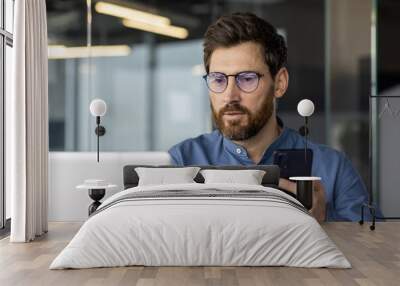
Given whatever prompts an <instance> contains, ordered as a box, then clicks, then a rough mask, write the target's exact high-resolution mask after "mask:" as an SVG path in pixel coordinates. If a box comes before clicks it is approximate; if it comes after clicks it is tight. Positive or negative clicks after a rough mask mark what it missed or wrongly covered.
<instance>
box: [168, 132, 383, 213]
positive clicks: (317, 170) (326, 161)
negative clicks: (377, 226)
mask: <svg viewBox="0 0 400 286" xmlns="http://www.w3.org/2000/svg"><path fill="white" fill-rule="evenodd" d="M304 145H305V138H304V137H303V136H301V135H300V134H299V133H298V132H296V131H294V130H292V129H290V128H287V127H283V130H282V132H281V134H280V135H279V137H278V138H277V139H276V140H275V141H274V142H273V143H272V144H271V145H270V146H269V147H268V148H267V150H266V151H265V153H264V155H263V157H262V159H261V161H260V162H259V163H258V164H260V165H268V164H272V161H273V152H274V151H275V150H277V149H301V148H304ZM307 147H308V148H310V149H312V151H313V164H312V171H311V172H312V174H311V175H312V176H318V177H321V178H322V184H323V185H324V188H325V197H326V203H327V205H326V206H327V213H326V219H327V220H340V221H341V220H350V221H358V220H359V219H360V210H361V205H362V204H363V203H364V202H367V200H368V193H367V191H366V187H365V185H364V183H363V181H362V179H361V177H360V175H359V174H358V173H357V171H356V170H355V169H354V167H353V166H352V164H351V162H350V160H349V159H348V158H347V157H346V156H345V155H344V154H343V153H341V152H339V151H336V150H334V149H332V148H330V147H328V146H325V145H321V144H315V143H313V142H310V141H308V142H307ZM168 152H169V154H170V155H171V157H172V161H173V163H174V164H176V165H180V166H185V165H254V162H253V161H252V160H251V159H250V158H249V156H248V154H247V151H246V149H245V148H244V147H242V146H240V145H237V144H235V143H234V142H232V141H231V140H229V139H227V138H226V137H224V136H223V135H222V134H221V132H220V131H219V130H215V131H213V132H211V133H208V134H203V135H200V136H198V137H196V138H191V139H187V140H185V141H183V142H181V143H179V144H177V145H175V146H173V147H172V148H171V149H170V150H169V151H168ZM379 213H380V212H379V211H378V214H379ZM368 218H369V216H368V215H367V219H368Z"/></svg>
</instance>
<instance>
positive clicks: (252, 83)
mask: <svg viewBox="0 0 400 286" xmlns="http://www.w3.org/2000/svg"><path fill="white" fill-rule="evenodd" d="M230 76H233V77H235V82H236V85H237V87H239V88H240V90H242V91H244V92H247V93H249V92H253V91H255V90H256V89H257V87H258V82H259V81H260V77H262V76H264V75H263V74H260V73H257V72H252V71H244V72H240V73H238V74H224V73H222V72H211V73H209V74H206V75H205V76H203V78H204V80H205V81H206V83H207V87H208V89H209V90H210V91H212V92H215V93H222V92H224V91H225V89H226V87H227V86H228V77H230Z"/></svg>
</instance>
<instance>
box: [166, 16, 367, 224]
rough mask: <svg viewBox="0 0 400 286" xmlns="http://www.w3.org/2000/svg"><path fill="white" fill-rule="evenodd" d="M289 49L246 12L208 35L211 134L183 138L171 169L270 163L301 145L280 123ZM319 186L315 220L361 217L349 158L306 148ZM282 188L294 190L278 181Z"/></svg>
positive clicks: (358, 184) (358, 182)
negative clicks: (279, 101)
mask: <svg viewBox="0 0 400 286" xmlns="http://www.w3.org/2000/svg"><path fill="white" fill-rule="evenodd" d="M286 58H287V48H286V44H285V41H284V39H283V37H282V36H280V35H279V34H278V33H277V31H276V28H275V27H273V26H272V25H271V24H270V23H268V22H266V21H265V20H263V19H261V18H259V17H257V16H255V15H253V14H250V13H235V14H232V15H229V16H223V17H221V18H219V19H218V20H217V21H216V22H215V23H214V24H212V25H211V26H210V27H209V28H208V30H207V32H206V33H205V39H204V65H205V69H206V72H207V74H206V75H205V76H204V79H205V81H206V84H207V86H208V89H209V96H210V103H211V109H212V115H213V119H214V122H215V125H216V130H215V131H213V132H212V133H208V134H202V135H200V136H198V137H196V138H191V139H187V140H185V141H183V142H181V143H179V144H177V145H175V146H173V147H172V148H171V149H170V150H169V151H168V152H169V153H170V155H171V157H172V161H173V163H174V164H176V165H180V166H186V165H254V164H260V165H268V164H271V163H272V161H273V158H272V157H273V152H274V151H275V150H277V149H302V148H304V146H305V139H304V137H303V136H301V135H300V134H299V133H297V132H296V131H294V130H292V129H289V128H287V127H285V126H284V125H283V122H282V121H281V120H280V118H278V117H277V115H276V109H275V102H276V99H278V98H281V97H283V96H284V94H285V92H286V90H287V88H288V84H289V74H288V71H287V69H286V67H285V64H286ZM308 148H310V149H312V151H313V164H312V175H313V176H318V177H321V178H322V181H321V183H318V184H316V186H315V190H314V196H313V206H312V208H311V210H310V212H311V214H312V215H313V216H314V217H315V218H316V219H317V220H318V221H323V220H351V221H356V220H359V219H360V208H361V205H362V204H363V203H364V202H366V201H367V199H368V194H367V191H366V188H365V185H364V184H363V182H362V179H361V178H360V176H359V174H358V173H357V172H356V171H355V169H354V168H353V166H352V164H351V162H350V161H349V160H348V159H347V158H346V156H345V155H344V154H343V153H341V152H338V151H336V150H334V149H332V148H330V147H327V146H324V145H320V144H315V143H313V142H308ZM279 187H280V188H282V189H285V190H287V191H291V192H295V188H296V186H295V184H294V183H293V182H290V181H288V180H285V179H280V182H279Z"/></svg>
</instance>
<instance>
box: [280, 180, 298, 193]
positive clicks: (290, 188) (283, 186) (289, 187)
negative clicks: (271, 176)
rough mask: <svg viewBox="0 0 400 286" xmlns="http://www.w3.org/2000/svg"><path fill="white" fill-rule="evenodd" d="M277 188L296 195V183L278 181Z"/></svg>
mask: <svg viewBox="0 0 400 286" xmlns="http://www.w3.org/2000/svg"><path fill="white" fill-rule="evenodd" d="M279 188H281V189H284V190H286V191H289V192H291V193H293V194H296V183H293V182H291V181H289V180H287V179H283V178H280V179H279Z"/></svg>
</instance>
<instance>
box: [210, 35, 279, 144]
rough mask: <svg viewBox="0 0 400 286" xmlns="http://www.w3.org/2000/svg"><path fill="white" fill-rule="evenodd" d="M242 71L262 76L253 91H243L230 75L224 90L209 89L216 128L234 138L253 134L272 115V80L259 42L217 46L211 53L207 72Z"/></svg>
mask: <svg viewBox="0 0 400 286" xmlns="http://www.w3.org/2000/svg"><path fill="white" fill-rule="evenodd" d="M244 71H253V72H257V73H259V74H262V75H263V76H262V77H260V79H259V83H258V86H257V88H256V89H255V90H254V91H252V92H250V93H247V92H244V91H242V90H241V89H240V88H239V87H238V86H237V85H236V83H235V78H234V77H232V76H230V77H229V80H228V86H227V87H226V89H225V91H223V92H222V93H215V92H212V91H210V101H211V109H212V114H213V118H214V122H215V124H216V125H217V128H218V129H219V130H220V131H221V132H222V134H223V135H224V136H226V137H228V138H229V139H231V140H236V141H242V140H246V139H248V138H250V137H253V136H255V135H256V134H257V133H258V132H259V131H260V130H261V128H262V127H263V126H264V125H265V124H266V123H267V122H268V120H269V119H270V118H271V115H272V114H273V111H274V83H273V79H272V77H271V74H270V73H269V69H268V66H267V65H266V63H265V59H264V51H263V48H262V46H261V45H260V44H258V43H254V42H246V43H243V44H239V45H236V46H233V47H229V48H218V49H216V50H215V51H214V52H213V53H212V55H211V59H210V68H209V72H210V73H211V72H220V73H224V74H226V75H232V74H238V73H240V72H244Z"/></svg>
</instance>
